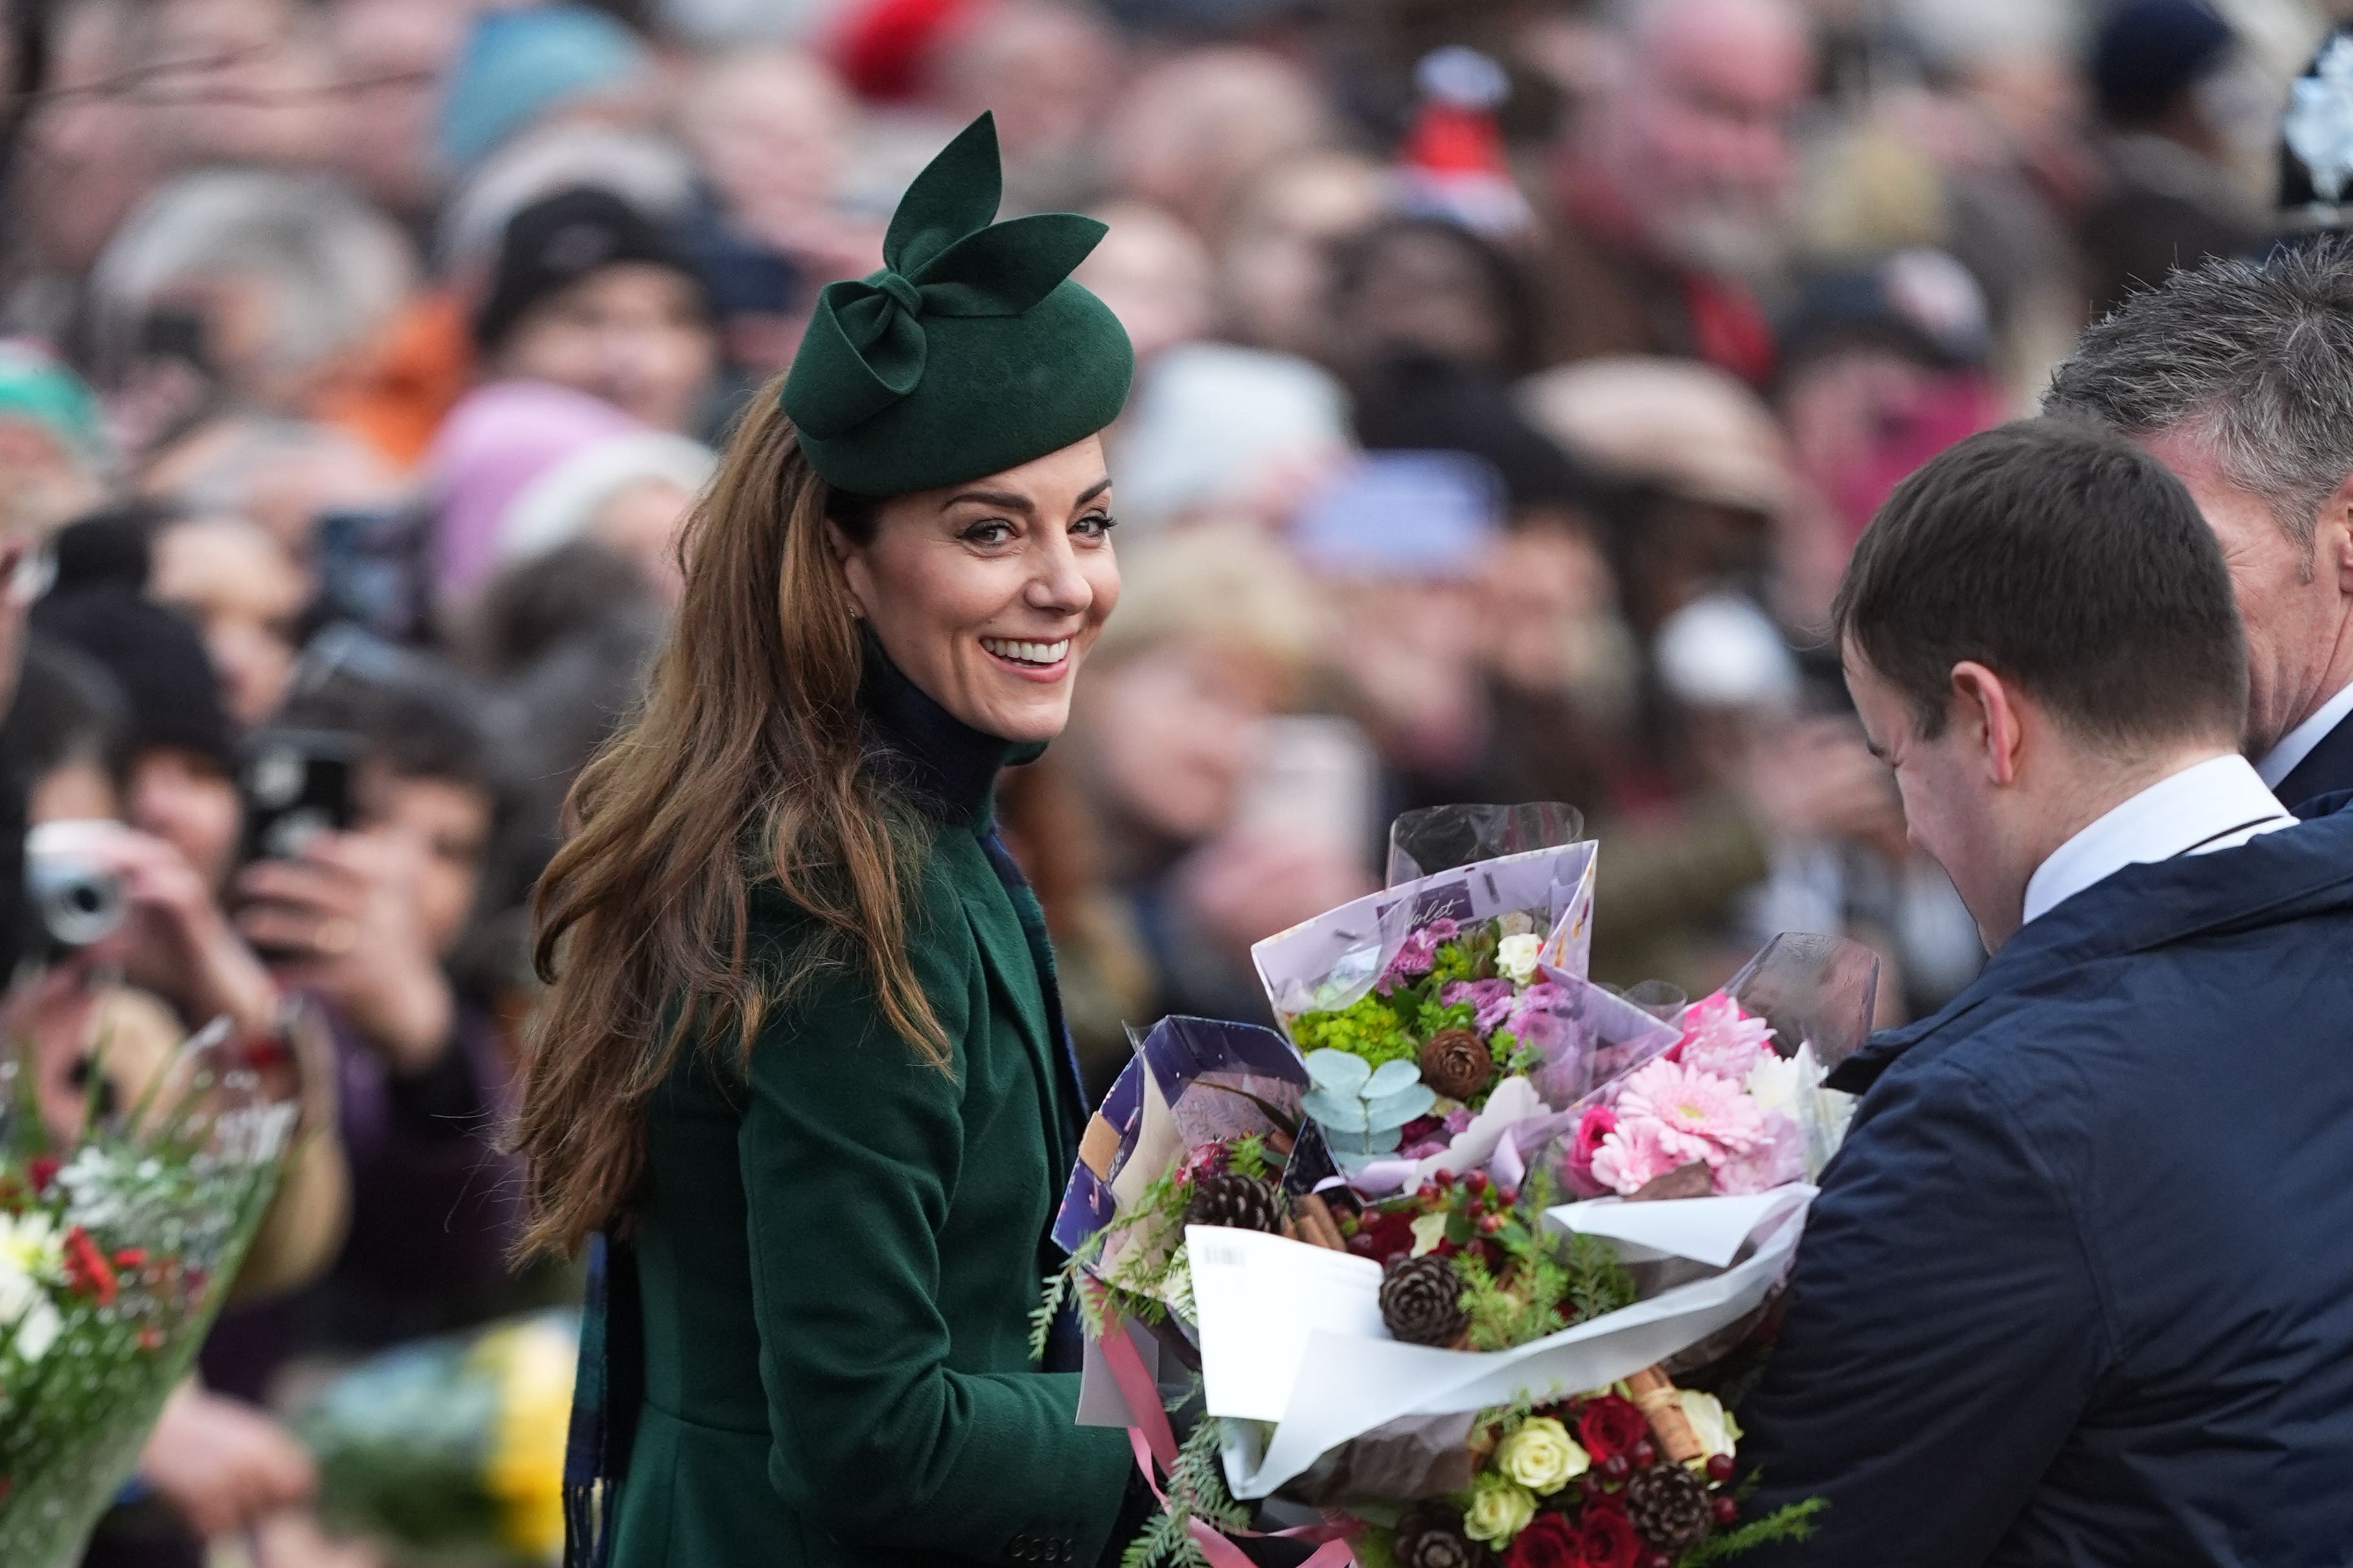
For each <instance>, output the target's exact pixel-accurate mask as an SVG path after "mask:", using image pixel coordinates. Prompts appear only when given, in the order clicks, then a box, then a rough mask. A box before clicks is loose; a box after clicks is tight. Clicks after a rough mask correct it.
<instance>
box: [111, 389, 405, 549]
mask: <svg viewBox="0 0 2353 1568" xmlns="http://www.w3.org/2000/svg"><path fill="white" fill-rule="evenodd" d="M139 493H140V494H142V495H143V496H152V497H154V498H156V499H157V500H185V502H186V503H187V504H188V505H191V506H194V507H198V508H201V509H203V510H207V511H210V510H216V509H218V510H227V511H232V512H234V513H236V514H237V516H239V517H242V518H245V519H247V520H248V521H252V522H254V523H258V524H259V525H260V527H261V528H262V530H263V531H265V532H267V533H268V534H269V536H270V537H271V538H273V539H275V540H277V541H278V542H279V544H280V547H282V548H283V549H284V550H285V551H286V552H287V553H288V554H289V555H290V556H292V557H293V558H295V559H297V560H301V559H304V558H307V557H308V555H309V553H310V550H311V533H312V531H313V530H314V528H315V527H316V525H317V522H318V520H319V517H320V516H321V514H322V513H324V512H330V511H375V510H381V509H383V508H385V507H388V506H392V505H396V504H397V502H398V501H399V500H400V499H401V498H402V496H403V495H404V494H405V493H406V483H405V481H404V480H403V479H402V478H401V477H400V475H399V474H397V473H396V472H395V471H394V469H393V468H391V466H390V465H389V464H387V463H386V462H385V459H384V458H381V457H379V456H378V455H377V454H376V453H375V450H374V449H372V448H371V447H367V446H365V445H364V444H363V443H362V442H360V441H358V440H357V439H355V438H354V437H352V436H351V435H349V434H348V433H347V432H345V431H343V430H340V429H337V428H335V427H334V426H330V425H311V424H302V423H298V422H292V421H287V420H279V419H268V418H254V417H248V416H228V417H227V418H222V419H215V420H211V421H208V422H206V423H205V424H203V425H199V426H196V427H195V429H193V430H191V431H189V432H188V433H187V434H186V435H185V436H183V437H180V438H179V439H178V440H176V441H174V442H173V443H172V444H171V445H170V446H168V447H164V449H163V450H162V451H160V452H158V453H156V454H155V455H154V457H153V458H151V459H150V460H149V462H148V464H147V467H146V470H145V472H144V473H142V475H141V476H140V481H139Z"/></svg>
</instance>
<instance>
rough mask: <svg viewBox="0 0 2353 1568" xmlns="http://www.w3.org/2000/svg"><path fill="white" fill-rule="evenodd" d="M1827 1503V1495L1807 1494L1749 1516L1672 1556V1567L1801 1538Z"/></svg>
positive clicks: (1692, 1566)
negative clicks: (1759, 1515) (1759, 1516)
mask: <svg viewBox="0 0 2353 1568" xmlns="http://www.w3.org/2000/svg"><path fill="white" fill-rule="evenodd" d="M1828 1507H1830V1500H1829V1499H1828V1498H1818V1497H1810V1498H1808V1499H1807V1500H1805V1501H1803V1502H1793V1503H1791V1504H1789V1505H1788V1507H1787V1508H1780V1509H1776V1510H1773V1511H1772V1512H1771V1513H1768V1514H1767V1515H1766V1516H1765V1517H1764V1518H1763V1519H1753V1520H1750V1521H1748V1522H1747V1523H1746V1524H1744V1525H1742V1526H1740V1527H1739V1528H1738V1529H1736V1530H1727V1531H1724V1532H1723V1533H1721V1534H1718V1535H1711V1536H1709V1537H1708V1538H1707V1539H1706V1540H1705V1541H1704V1542H1700V1544H1698V1545H1697V1546H1694V1548H1692V1549H1691V1550H1690V1551H1689V1552H1684V1553H1683V1555H1682V1556H1681V1557H1678V1558H1677V1559H1675V1568H1705V1565H1706V1564H1707V1563H1721V1562H1723V1561H1724V1560H1725V1558H1727V1557H1736V1556H1738V1555H1739V1554H1740V1553H1741V1552H1754V1551H1755V1550H1756V1549H1757V1548H1758V1547H1760V1546H1769V1545H1772V1544H1774V1543H1775V1542H1783V1541H1803V1540H1805V1539H1806V1538H1807V1537H1808V1536H1810V1535H1811V1534H1813V1532H1814V1531H1815V1530H1816V1529H1817V1528H1818V1527H1817V1526H1816V1525H1815V1523H1814V1515H1816V1514H1818V1513H1820V1512H1821V1511H1822V1510H1824V1509H1826V1508H1828Z"/></svg>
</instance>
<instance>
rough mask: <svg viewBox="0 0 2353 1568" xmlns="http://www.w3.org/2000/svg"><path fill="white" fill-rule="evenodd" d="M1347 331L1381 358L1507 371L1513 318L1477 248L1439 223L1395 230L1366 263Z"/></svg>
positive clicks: (1344, 312)
mask: <svg viewBox="0 0 2353 1568" xmlns="http://www.w3.org/2000/svg"><path fill="white" fill-rule="evenodd" d="M1339 325H1340V329H1341V331H1343V332H1344V333H1345V334H1346V335H1347V337H1348V338H1349V339H1350V340H1351V341H1352V342H1355V343H1356V344H1358V345H1360V346H1362V347H1364V348H1367V349H1370V350H1373V351H1375V352H1386V353H1400V352H1412V353H1426V354H1432V355H1435V356H1436V357H1438V358H1440V359H1444V360H1451V361H1452V362H1454V363H1457V364H1467V365H1479V366H1484V367H1487V368H1491V369H1502V368H1503V367H1504V363H1506V361H1508V360H1509V359H1510V357H1511V355H1512V351H1513V348H1514V344H1513V343H1512V342H1511V331H1512V328H1511V319H1510V311H1509V309H1508V307H1507V306H1506V305H1505V303H1504V300H1501V299H1499V298H1498V297H1497V294H1496V279H1495V276H1494V274H1493V272H1492V271H1491V270H1490V269H1489V268H1488V267H1487V266H1486V264H1485V263H1484V261H1483V260H1482V258H1481V257H1480V256H1479V254H1478V253H1477V252H1476V251H1475V250H1474V249H1472V242H1471V241H1470V240H1469V239H1468V238H1467V237H1459V236H1455V235H1451V234H1448V233H1446V232H1444V231H1443V230H1442V229H1441V228H1440V226H1437V225H1434V224H1412V225H1409V226H1403V227H1400V228H1397V229H1393V230H1391V231H1389V232H1388V234H1386V235H1385V236H1383V237H1381V238H1380V239H1379V240H1377V242H1375V244H1374V247H1373V250H1372V252H1371V254H1369V255H1368V256H1366V257H1365V258H1363V259H1362V260H1361V262H1360V264H1359V269H1358V273H1357V277H1356V287H1355V289H1352V290H1351V291H1350V294H1349V298H1348V299H1347V300H1345V302H1344V303H1343V305H1342V308H1341V321H1340V323H1339Z"/></svg>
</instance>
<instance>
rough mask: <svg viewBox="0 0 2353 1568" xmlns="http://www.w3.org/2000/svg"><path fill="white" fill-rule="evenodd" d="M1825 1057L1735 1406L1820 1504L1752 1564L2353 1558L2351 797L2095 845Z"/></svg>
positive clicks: (1770, 1472) (1868, 1566)
mask: <svg viewBox="0 0 2353 1568" xmlns="http://www.w3.org/2000/svg"><path fill="white" fill-rule="evenodd" d="M2324 804H2339V805H2341V803H2324ZM1841 1071H1842V1073H1844V1074H1845V1075H1846V1076H1847V1080H1848V1081H1849V1082H1850V1083H1852V1082H1855V1081H1858V1080H1862V1081H1867V1082H1868V1083H1869V1087H1868V1089H1867V1090H1866V1092H1865V1093H1864V1095H1863V1099H1862V1103H1861V1105H1860V1106H1859V1107H1858V1108H1857V1110H1856V1114H1855V1119H1854V1122H1853V1126H1852V1130H1851V1131H1849V1133H1848V1136H1847V1140H1846V1142H1845V1145H1844V1147H1843V1148H1841V1151H1840V1152H1839V1154H1838V1156H1837V1158H1836V1159H1834V1160H1833V1161H1832V1162H1831V1165H1830V1168H1829V1170H1828V1171H1827V1172H1826V1173H1824V1176H1823V1180H1822V1187H1823V1191H1822V1195H1821V1197H1820V1199H1819V1200H1817V1202H1816V1204H1815V1206H1814V1210H1813V1214H1812V1216H1811V1218H1810V1221H1809V1224H1808V1227H1807V1231H1806V1236H1805V1240H1804V1242H1803V1243H1802V1245H1801V1246H1800V1247H1799V1254H1798V1261H1797V1266H1796V1270H1795V1273H1794V1275H1793V1277H1792V1289H1791V1295H1790V1304H1789V1313H1788V1321H1787V1323H1786V1325H1785V1327H1784V1330H1783V1332H1782V1335H1781V1339H1780V1342H1779V1344H1778V1346H1777V1348H1776V1349H1775V1351H1774V1352H1773V1355H1772V1358H1771V1360H1770V1362H1769V1363H1768V1364H1767V1370H1766V1374H1765V1379H1764V1382H1763V1383H1762V1384H1761V1385H1760V1386H1759V1387H1758V1389H1757V1393H1756V1394H1755V1395H1754V1396H1753V1397H1752V1398H1751V1399H1750V1400H1749V1401H1748V1402H1747V1405H1746V1408H1745V1409H1744V1410H1743V1411H1742V1419H1743V1420H1744V1421H1745V1422H1746V1424H1747V1426H1748V1429H1749V1434H1750V1440H1749V1441H1748V1442H1746V1443H1745V1444H1744V1445H1743V1446H1742V1455H1743V1458H1744V1459H1745V1460H1750V1461H1754V1462H1755V1463H1757V1465H1759V1466H1760V1467H1761V1468H1762V1471H1763V1475H1764V1488H1763V1490H1762V1491H1761V1492H1760V1494H1759V1496H1758V1498H1757V1504H1758V1505H1759V1506H1760V1507H1764V1508H1771V1507H1775V1506H1778V1504H1780V1503H1783V1502H1788V1501H1791V1500H1796V1499H1799V1498H1804V1497H1809V1496H1820V1497H1823V1498H1826V1499H1828V1500H1830V1504H1831V1506H1830V1507H1829V1508H1828V1509H1827V1510H1825V1511H1824V1512H1823V1514H1822V1515H1821V1531H1820V1535H1818V1536H1817V1537H1816V1538H1815V1539H1814V1540H1813V1541H1812V1542H1807V1543H1805V1544H1803V1545H1799V1546H1795V1547H1789V1548H1777V1549H1773V1550H1771V1551H1769V1552H1759V1553H1757V1555H1756V1556H1755V1557H1753V1558H1748V1559H1745V1560H1744V1561H1745V1562H1747V1563H1757V1564H1759V1565H1761V1564H1763V1563H1791V1564H1805V1565H1808V1568H1959V1565H1961V1564H1977V1563H2006V1564H2016V1563H2034V1564H2069V1565H2077V1564H2081V1565H2090V1564H2103V1565H2109V1568H2160V1565H2172V1564H2231V1565H2233V1568H2301V1565H2303V1564H2314V1565H2318V1564H2323V1563H2328V1564H2341V1563H2347V1562H2348V1561H2353V809H2342V808H2340V809H2337V810H2335V811H2334V812H2333V813H2332V814H2330V815H2327V816H2321V817H2318V818H2317V819H2316V820H2311V821H2307V822H2305V823H2303V824H2301V825H2300V826H2295V827H2291V828H2285V829H2283V830H2281V831H2278V832H2275V833H2270V834H2266V835H2264V836H2263V837H2259V838H2256V839H2254V840H2253V841H2251V842H2250V843H2248V844H2247V845H2245V846H2244V847H2240V848H2235V849H2225V850H2221V851H2218V852H2216V853H2213V854H2211V855H2203V856H2195V857H2185V858H2177V859H2172V860H2167V861H2162V862H2158V863H2157V864H2153V865H2143V866H2131V867H2127V868H2125V869H2123V870H2121V871H2118V872H2117V873H2116V874H2115V875H2114V876H2111V877H2109V878H2107V879H2105V880H2103V881H2100V882H2098V883H2095V884H2094V885H2093V886H2092V887H2090V888H2088V889H2085V890H2084V891H2083V892H2081V893H2078V894H2076V895H2075V896H2074V897H2073V898H2071V899H2068V900H2065V901H2064V902H2063V903H2061V904H2060V905H2059V906H2058V907H2057V908H2055V909H2053V910H2050V911H2049V912H2048V913H2046V914H2044V915H2043V916H2042V918H2041V919H2039V920H2036V921H2032V922H2031V923H2030V924H2029V925H2027V926H2026V927H2025V928H2024V929H2023V930H2021V931H2020V932H2019V933H2018V934H2017V935H2016V936H2015V937H2013V938H2011V939H2010V942H2008V943H2007V944H2005V945H2004V946H2003V947H2002V949H2001V951H2000V952H1998V953H1996V954H1994V956H1993V957H1992V959H1991V960H1990V961H1989V962H1988V963H1987V965H1986V967H1985V969H1984V971H1983V972H1982V973H1981V974H1980V975H1979V976H1978V980H1977V982H1976V984H1972V985H1971V986H1970V987H1969V988H1968V990H1966V991H1964V992H1963V993H1962V994H1960V995H1959V996H1957V997H1956V998H1955V999H1954V1000H1953V1002H1952V1003H1951V1005H1948V1006H1947V1007H1946V1008H1945V1009H1944V1011H1942V1012H1941V1013H1938V1014H1937V1015H1936V1016H1934V1017H1931V1018H1928V1019H1926V1020H1924V1021H1922V1022H1920V1023H1918V1024H1915V1025H1913V1026H1909V1027H1906V1028H1903V1029H1897V1030H1894V1031H1890V1032H1888V1033H1885V1034H1883V1035H1881V1036H1879V1037H1875V1038H1874V1039H1873V1042H1872V1043H1871V1044H1870V1045H1869V1046H1867V1047H1865V1048H1864V1050H1863V1051H1862V1052H1861V1053H1858V1054H1857V1056H1856V1057H1854V1058H1852V1059H1851V1060H1850V1061H1849V1062H1848V1063H1846V1064H1844V1065H1843V1067H1842V1068H1841Z"/></svg>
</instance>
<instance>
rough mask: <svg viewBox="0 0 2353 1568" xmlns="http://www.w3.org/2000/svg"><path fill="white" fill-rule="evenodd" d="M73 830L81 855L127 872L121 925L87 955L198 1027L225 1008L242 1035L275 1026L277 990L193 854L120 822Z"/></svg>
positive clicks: (87, 824) (81, 825)
mask: <svg viewBox="0 0 2353 1568" xmlns="http://www.w3.org/2000/svg"><path fill="white" fill-rule="evenodd" d="M73 828H74V831H75V834H76V838H75V842H74V848H75V850H76V852H78V853H79V854H82V855H84V856H86V857H88V858H90V859H91V860H93V861H96V862H98V863H99V864H101V865H104V866H106V867H109V868H111V869H112V870H113V871H115V872H116V874H118V875H119V876H121V879H122V886H123V894H124V900H125V902H126V903H127V904H128V906H129V915H128V918H126V919H125V920H124V921H123V924H122V929H121V930H120V931H117V932H115V933H114V934H113V935H112V936H110V937H108V938H107V939H105V940H104V941H103V942H99V943H97V944H96V945H95V946H93V947H92V948H91V949H90V952H89V953H88V954H87V955H86V956H88V957H89V958H90V960H91V961H93V962H111V963H120V964H121V965H122V967H123V972H124V973H125V974H127V975H128V976H129V977H130V978H131V979H132V980H133V981H135V982H137V983H138V984H141V985H143V986H145V987H146V988H147V989H148V990H150V991H153V992H154V993H156V994H158V995H161V996H163V997H164V998H165V999H167V1000H168V1001H170V1002H171V1003H173V1004H174V1005H175V1006H177V1007H178V1008H179V1009H180V1011H181V1013H182V1015H183V1016H185V1017H187V1018H189V1019H192V1020H194V1021H195V1022H196V1023H198V1024H202V1023H205V1022H207V1021H209V1020H210V1019H212V1018H213V1017H215V1016H217V1015H220V1014H224V1013H225V1014H227V1016H228V1017H229V1021H230V1022H231V1024H233V1025H234V1026H236V1027H237V1029H238V1030H239V1031H240V1032H242V1033H248V1034H258V1033H260V1032H262V1031H264V1030H266V1029H268V1028H269V1026H271V1024H272V1023H273V1022H274V1021H275V1019H276V1017H277V1013H278V987H277V985H276V984H275V983H273V982H272V981H271V980H270V978H269V971H267V970H265V969H264V968H262V966H261V962H260V960H259V959H257V958H256V957H254V955H253V952H252V950H251V949H249V948H248V947H247V946H246V945H245V943H244V942H240V941H238V940H237V932H236V931H234V930H232V929H231V928H230V926H229V923H228V921H227V919H226V918H225V917H224V916H223V915H222V914H221V910H220V905H219V904H217V903H216V902H215V901H214V899H213V895H212V889H209V888H208V887H206V884H205V879H204V878H203V876H202V875H201V874H200V873H198V871H197V870H196V868H195V867H194V866H192V865H190V864H189V863H188V858H187V857H186V856H185V855H183V854H181V853H180V851H179V849H178V848H177V847H174V845H172V844H171V843H170V842H168V841H167V840H164V839H162V838H158V837H154V836H153V834H147V833H142V832H139V831H138V830H137V829H136V828H132V827H126V826H123V825H122V824H121V823H117V822H95V821H93V822H83V823H76V824H74V825H73Z"/></svg>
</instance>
